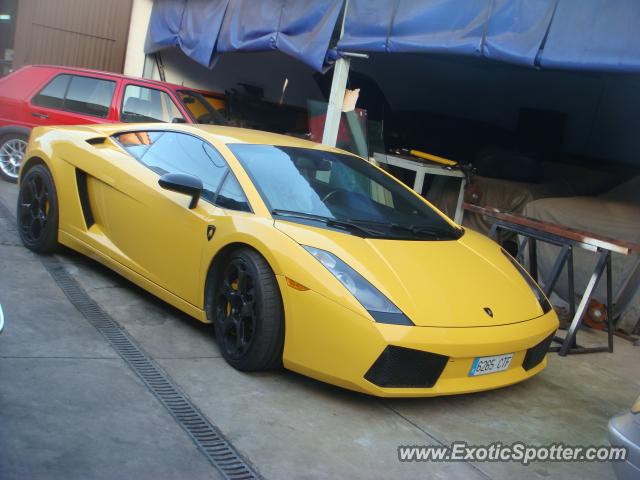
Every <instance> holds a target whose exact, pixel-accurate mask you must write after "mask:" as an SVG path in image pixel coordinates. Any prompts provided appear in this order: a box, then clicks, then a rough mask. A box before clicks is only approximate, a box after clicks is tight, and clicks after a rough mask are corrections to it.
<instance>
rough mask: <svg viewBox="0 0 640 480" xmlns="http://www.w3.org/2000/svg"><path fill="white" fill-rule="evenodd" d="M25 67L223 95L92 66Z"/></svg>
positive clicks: (42, 65)
mask: <svg viewBox="0 0 640 480" xmlns="http://www.w3.org/2000/svg"><path fill="white" fill-rule="evenodd" d="M25 68H50V69H52V70H59V71H64V72H76V73H86V74H89V75H100V76H105V77H112V78H120V79H124V80H135V81H137V82H144V83H148V84H151V85H156V86H162V87H169V88H171V89H173V90H195V91H196V92H200V93H213V94H214V95H215V94H217V95H221V94H220V93H217V92H211V91H208V90H202V89H199V88H191V87H186V86H184V85H177V84H175V83H169V82H161V81H160V80H153V79H151V78H142V77H134V76H130V75H123V74H121V73H113V72H105V71H102V70H92V69H90V68H80V67H65V66H61V65H45V64H38V65H26V66H25Z"/></svg>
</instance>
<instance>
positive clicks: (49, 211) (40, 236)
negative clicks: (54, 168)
mask: <svg viewBox="0 0 640 480" xmlns="http://www.w3.org/2000/svg"><path fill="white" fill-rule="evenodd" d="M58 213H59V212H58V197H57V194H56V187H55V185H54V183H53V178H51V173H50V172H49V170H48V169H47V167H45V166H44V165H36V166H34V167H33V168H31V169H30V170H29V171H28V172H27V173H26V175H24V177H23V178H22V181H21V182H20V191H19V193H18V211H17V223H18V233H19V234H20V239H21V240H22V243H23V244H24V246H25V247H27V248H28V249H29V250H32V251H34V252H38V253H51V252H54V251H56V250H57V248H58Z"/></svg>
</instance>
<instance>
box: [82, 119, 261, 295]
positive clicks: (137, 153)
mask: <svg viewBox="0 0 640 480" xmlns="http://www.w3.org/2000/svg"><path fill="white" fill-rule="evenodd" d="M114 138H115V140H116V141H117V142H118V143H119V144H120V146H121V147H122V148H123V149H124V150H125V151H126V152H127V154H128V155H130V159H129V160H128V161H123V162H122V165H121V166H120V168H121V169H122V173H118V172H114V173H113V175H112V177H113V178H116V177H117V178H118V179H117V180H116V181H115V182H114V186H103V187H101V188H100V187H98V188H93V189H92V192H93V196H94V198H93V202H94V204H95V208H96V209H97V212H96V213H97V216H98V218H99V219H100V222H101V223H102V227H101V228H102V233H103V234H104V235H105V236H106V237H107V238H108V241H109V242H110V243H111V244H112V247H111V252H112V255H114V258H116V259H117V261H119V262H121V263H124V264H125V265H127V266H129V268H132V269H133V270H135V271H136V272H137V273H139V274H140V275H142V276H144V277H145V278H147V279H148V280H151V281H152V282H154V283H156V284H157V285H159V286H161V287H162V288H164V289H166V290H168V291H169V292H171V293H173V294H174V295H177V296H178V297H180V298H182V299H183V300H186V301H187V302H189V303H191V304H193V305H198V304H199V303H200V302H199V299H201V297H202V292H201V291H200V290H201V285H200V283H199V281H198V279H199V278H200V272H201V269H202V268H206V266H204V265H203V258H202V252H203V247H204V245H205V244H206V243H209V242H213V243H214V244H215V242H216V241H217V237H215V236H212V235H211V232H210V230H209V226H210V225H216V224H217V221H216V219H217V218H219V217H222V216H228V215H229V214H228V213H227V212H226V211H225V210H224V209H223V208H221V206H220V205H217V204H216V203H218V204H220V203H221V204H222V205H223V206H224V205H226V206H227V207H229V208H231V209H235V210H244V211H247V210H249V206H248V203H247V201H246V198H245V197H244V194H243V192H242V190H241V189H240V186H239V184H237V180H235V177H232V175H233V174H232V173H231V172H230V170H229V168H228V166H227V164H226V162H225V160H224V158H223V157H222V155H220V154H219V153H218V152H217V150H215V149H214V148H213V147H212V146H211V145H209V144H208V143H207V142H205V141H203V140H202V139H201V138H199V137H197V136H193V135H190V134H186V133H180V132H173V131H138V132H124V133H121V134H119V135H116V136H115V137H114ZM165 173H184V174H188V175H192V176H195V177H198V178H200V179H201V180H202V182H203V185H204V191H203V192H202V196H201V200H200V202H199V203H198V205H197V206H196V207H195V208H194V209H189V208H188V205H189V202H190V198H189V197H187V196H185V195H183V194H179V193H175V192H172V191H168V190H164V189H162V188H161V187H160V186H159V184H158V180H159V178H160V176H161V175H163V174H165ZM230 178H232V179H231V180H230ZM114 187H115V188H114ZM208 246H209V247H211V246H212V245H211V244H210V243H209V245H208ZM220 247H221V246H215V245H214V248H213V250H214V251H215V250H217V248H220Z"/></svg>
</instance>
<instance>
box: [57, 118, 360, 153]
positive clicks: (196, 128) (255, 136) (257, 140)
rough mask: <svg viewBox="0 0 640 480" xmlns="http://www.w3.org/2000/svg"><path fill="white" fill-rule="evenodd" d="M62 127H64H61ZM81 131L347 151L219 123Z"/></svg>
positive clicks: (135, 125) (109, 126)
mask: <svg viewBox="0 0 640 480" xmlns="http://www.w3.org/2000/svg"><path fill="white" fill-rule="evenodd" d="M60 128H64V127H60ZM73 128H80V129H82V130H90V131H94V132H97V133H99V134H102V135H114V134H116V133H120V132H136V131H173V132H183V133H190V134H192V135H197V136H199V137H202V138H204V139H209V140H211V141H214V142H217V143H224V144H225V145H230V144H236V143H244V144H253V145H277V146H281V147H299V148H311V149H316V150H326V151H333V152H340V153H348V152H344V151H343V150H340V149H338V148H334V147H329V146H327V145H322V144H320V143H316V142H312V141H310V140H305V139H302V138H298V137H292V136H290V135H281V134H279V133H271V132H264V131H261V130H251V129H248V128H239V127H226V126H221V125H203V124H193V125H190V124H183V123H178V124H176V123H103V124H94V125H82V126H81V127H73Z"/></svg>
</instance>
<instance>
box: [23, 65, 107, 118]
mask: <svg viewBox="0 0 640 480" xmlns="http://www.w3.org/2000/svg"><path fill="white" fill-rule="evenodd" d="M115 89H116V82H114V81H111V80H102V79H99V78H93V77H85V76H81V75H68V74H63V75H58V76H56V77H55V78H54V79H53V80H51V81H50V82H49V83H48V84H47V85H46V86H45V87H44V88H43V89H42V90H40V92H39V93H38V94H37V95H36V96H35V97H34V98H33V100H32V103H33V104H34V105H38V106H41V107H47V108H55V109H59V110H65V111H69V112H75V113H81V114H83V115H92V116H94V117H101V118H106V117H107V115H109V107H110V106H111V100H112V99H113V93H114V91H115Z"/></svg>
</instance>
